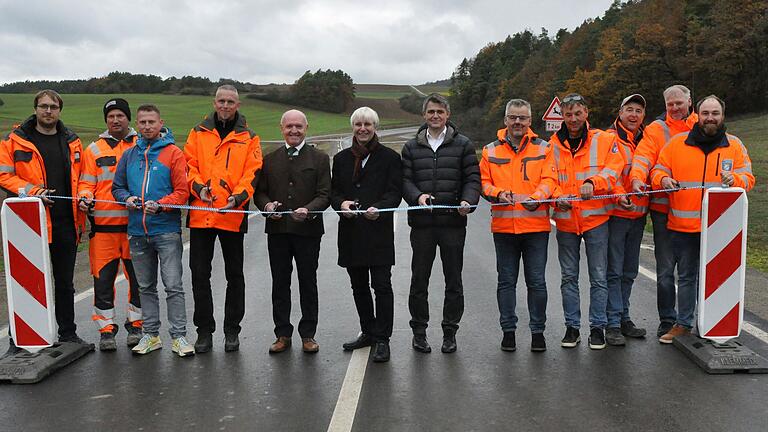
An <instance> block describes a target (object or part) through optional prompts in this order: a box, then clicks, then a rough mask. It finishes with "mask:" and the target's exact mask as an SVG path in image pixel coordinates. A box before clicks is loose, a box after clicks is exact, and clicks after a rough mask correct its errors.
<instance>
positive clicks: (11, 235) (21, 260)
mask: <svg viewBox="0 0 768 432" xmlns="http://www.w3.org/2000/svg"><path fill="white" fill-rule="evenodd" d="M0 223H1V224H2V232H3V254H4V258H5V282H6V287H7V290H8V317H9V319H10V325H11V336H13V340H14V342H15V343H16V346H18V347H20V348H24V349H26V350H27V351H30V352H37V351H40V350H41V349H43V348H46V347H49V346H51V345H53V343H54V342H55V341H56V332H57V326H56V313H55V310H54V296H53V284H52V283H51V272H50V269H51V260H50V252H49V249H48V226H47V225H46V219H45V208H44V207H43V203H42V201H40V199H39V198H31V197H30V198H8V199H6V200H5V201H4V202H3V208H2V210H0Z"/></svg>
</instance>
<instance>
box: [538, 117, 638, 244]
mask: <svg viewBox="0 0 768 432" xmlns="http://www.w3.org/2000/svg"><path fill="white" fill-rule="evenodd" d="M585 127H587V128H588V127H589V124H586V125H585ZM550 143H552V145H553V146H554V147H553V153H554V156H555V157H554V160H555V169H556V170H557V177H558V190H557V192H556V193H555V197H558V196H562V195H574V196H579V195H580V194H579V188H580V187H581V185H583V184H584V183H585V182H586V181H587V180H589V181H590V182H591V183H592V184H593V185H594V194H595V195H605V194H611V193H615V190H614V188H615V185H616V182H617V181H618V178H619V174H620V173H621V169H622V166H623V164H624V160H623V159H622V157H621V155H620V154H619V148H618V145H617V144H616V143H615V142H614V135H613V134H610V133H606V132H603V131H601V130H600V129H589V130H588V132H587V136H586V139H585V142H584V144H583V145H582V146H581V148H579V150H578V151H577V152H576V154H575V155H574V154H572V153H571V149H570V148H569V147H567V145H566V144H564V143H562V142H560V138H559V137H558V136H557V133H555V134H553V135H552V138H550ZM571 204H572V205H573V207H572V208H571V209H570V210H568V211H560V210H558V209H557V207H555V209H554V211H553V213H552V219H554V220H555V223H556V224H557V229H558V230H561V231H566V232H570V233H574V234H582V233H584V232H585V231H589V230H591V229H592V228H595V227H597V226H599V225H602V224H603V223H604V222H606V221H607V220H608V218H609V217H610V216H611V211H612V210H613V201H612V200H611V199H607V198H606V199H599V200H595V199H591V200H586V201H571Z"/></svg>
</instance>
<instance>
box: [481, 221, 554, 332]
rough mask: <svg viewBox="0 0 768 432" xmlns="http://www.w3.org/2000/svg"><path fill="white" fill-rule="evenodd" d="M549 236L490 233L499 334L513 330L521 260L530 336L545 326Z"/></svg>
mask: <svg viewBox="0 0 768 432" xmlns="http://www.w3.org/2000/svg"><path fill="white" fill-rule="evenodd" d="M548 242H549V232H534V233H526V234H506V233H493V243H494V245H495V246H496V272H497V273H498V286H497V289H496V298H497V300H498V303H499V322H500V323H501V331H503V332H504V333H507V332H513V331H515V330H516V329H517V314H515V307H516V306H517V277H518V273H519V272H520V258H521V257H522V259H523V274H524V275H525V285H526V287H527V289H528V314H529V316H530V323H529V327H530V328H531V333H544V327H545V323H546V322H547V282H546V279H545V277H544V276H545V270H546V267H547V244H548Z"/></svg>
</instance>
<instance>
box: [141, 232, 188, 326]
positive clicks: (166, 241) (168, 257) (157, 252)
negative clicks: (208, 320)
mask: <svg viewBox="0 0 768 432" xmlns="http://www.w3.org/2000/svg"><path fill="white" fill-rule="evenodd" d="M128 244H129V245H130V247H131V257H132V261H133V269H134V271H135V272H136V280H137V281H138V283H139V295H140V297H141V314H142V318H143V321H144V333H145V334H148V335H150V336H158V335H159V334H160V304H159V300H158V296H157V264H158V260H159V262H160V277H161V278H162V280H163V285H164V286H165V294H166V296H165V303H166V307H167V312H168V321H169V322H170V329H169V333H170V335H171V338H173V339H176V338H179V337H181V336H186V335H187V309H186V305H185V303H184V286H183V285H182V282H181V275H182V268H181V253H182V244H181V233H166V234H158V235H154V236H129V238H128Z"/></svg>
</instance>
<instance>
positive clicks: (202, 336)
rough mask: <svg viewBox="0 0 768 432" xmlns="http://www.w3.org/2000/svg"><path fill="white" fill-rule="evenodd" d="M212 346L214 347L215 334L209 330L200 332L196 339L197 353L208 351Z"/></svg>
mask: <svg viewBox="0 0 768 432" xmlns="http://www.w3.org/2000/svg"><path fill="white" fill-rule="evenodd" d="M211 348H213V335H212V334H210V333H208V332H201V333H198V334H197V340H196V341H195V353H197V354H202V353H207V352H208V351H210V350H211Z"/></svg>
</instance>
